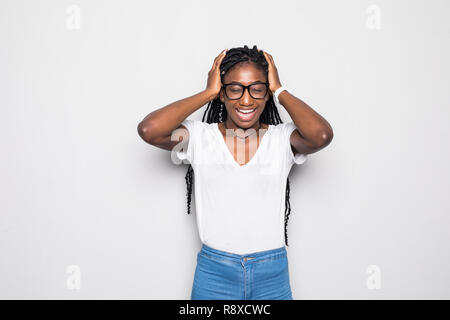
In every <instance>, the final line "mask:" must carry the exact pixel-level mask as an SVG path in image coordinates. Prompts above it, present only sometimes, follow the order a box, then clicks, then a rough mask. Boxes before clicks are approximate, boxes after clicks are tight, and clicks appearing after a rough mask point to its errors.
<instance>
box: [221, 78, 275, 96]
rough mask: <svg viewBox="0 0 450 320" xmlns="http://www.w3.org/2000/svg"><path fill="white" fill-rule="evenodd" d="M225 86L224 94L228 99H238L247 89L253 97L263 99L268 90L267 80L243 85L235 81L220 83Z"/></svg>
mask: <svg viewBox="0 0 450 320" xmlns="http://www.w3.org/2000/svg"><path fill="white" fill-rule="evenodd" d="M222 87H223V88H225V90H224V91H225V95H226V96H227V98H228V99H230V100H237V99H240V98H241V97H242V96H243V95H244V90H245V89H247V90H248V92H249V93H250V96H251V97H252V98H253V99H264V97H265V96H266V94H267V92H268V90H267V89H268V87H269V84H268V83H267V82H255V83H252V84H250V85H248V86H244V85H242V84H240V83H237V82H232V83H227V84H223V85H222Z"/></svg>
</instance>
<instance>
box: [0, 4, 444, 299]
mask: <svg viewBox="0 0 450 320" xmlns="http://www.w3.org/2000/svg"><path fill="white" fill-rule="evenodd" d="M449 9H450V3H449V2H448V1H444V0H433V1H425V0H416V1H406V0H395V1H388V0H379V1H364V0H363V1H361V0H345V1H333V0H321V1H293V0H292V1H277V2H274V1H261V0H260V1H235V0H230V1H206V0H205V1H162V2H161V1H160V2H153V1H136V0H133V1H99V0H96V1H87V0H76V1H56V0H41V1H31V0H28V1H24V0H21V1H17V0H14V1H13V0H3V1H1V3H0V87H1V90H0V106H1V111H2V114H1V117H0V140H1V144H0V145H1V157H0V170H1V179H0V191H1V195H2V196H1V204H0V211H1V212H0V298H2V299H189V296H190V293H191V286H192V281H193V276H194V268H195V265H196V254H197V252H198V250H199V249H200V246H201V243H200V241H199V236H198V233H197V227H196V214H195V209H192V211H191V214H189V215H188V214H187V198H186V181H185V175H186V170H187V167H188V165H187V164H180V165H177V164H174V163H173V162H172V160H171V156H170V152H169V151H166V150H162V149H159V148H157V147H154V146H152V145H149V144H146V143H145V142H144V141H143V140H142V139H141V138H140V137H139V135H138V132H137V125H138V123H139V122H140V121H141V120H142V119H143V118H144V117H145V116H146V115H147V114H148V113H150V112H152V111H153V110H156V109H158V108H161V107H163V106H165V105H167V104H169V103H171V102H174V101H176V100H179V99H183V98H185V97H188V96H191V95H194V94H196V93H198V92H200V91H202V90H204V89H205V88H206V81H207V75H208V71H209V69H210V68H211V65H212V63H213V60H214V58H215V57H216V56H217V55H218V54H219V53H220V52H221V51H222V50H223V49H226V48H233V47H241V46H244V45H247V46H249V47H250V48H251V47H253V45H257V46H258V48H259V49H263V50H265V51H267V52H268V53H270V54H271V55H272V56H273V58H274V61H275V64H276V66H277V69H278V72H279V75H280V79H281V83H282V84H283V85H285V86H286V87H289V89H290V91H292V93H293V94H294V95H295V96H296V97H298V98H300V99H302V100H303V101H305V102H306V103H307V104H308V105H310V106H311V107H312V108H314V110H316V111H317V112H318V113H319V114H321V115H322V116H323V117H324V118H326V119H327V121H328V122H329V123H330V124H331V126H332V128H333V133H334V138H333V141H332V143H331V144H330V145H329V146H328V147H327V148H325V149H324V150H322V151H320V152H317V153H314V154H310V155H309V157H308V160H307V161H306V162H305V163H304V164H302V165H301V166H294V167H293V169H292V171H291V172H290V175H289V179H290V203H291V214H290V217H289V224H288V235H289V246H288V247H287V251H288V256H289V271H290V277H291V285H292V292H293V296H294V299H419V298H420V299H422V298H424V299H431V298H433V299H444V298H445V299H449V298H450V275H449V273H448V270H449V269H450V233H449V231H450V230H449V226H450V216H449V211H450V197H449V196H448V195H449V191H450V179H449V178H450V167H449V165H448V164H449V163H450V154H449V145H450V144H449V136H450V132H449V131H450V130H449V125H448V122H449V119H450V108H449V107H450V106H449V103H450V93H449V90H448V87H449V80H450V60H449V59H448V57H449V56H450V44H449V39H450V20H449V14H450V10H449ZM205 109H206V106H204V107H202V108H200V109H199V110H197V111H196V112H195V113H193V114H192V115H190V116H189V119H194V120H201V119H202V116H203V114H204V112H205ZM279 112H280V115H281V118H282V119H283V121H284V122H287V121H291V119H290V117H289V114H288V113H287V112H286V110H285V109H283V108H280V109H279ZM192 205H193V206H195V201H193V202H192Z"/></svg>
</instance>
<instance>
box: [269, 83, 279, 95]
mask: <svg viewBox="0 0 450 320" xmlns="http://www.w3.org/2000/svg"><path fill="white" fill-rule="evenodd" d="M281 87H282V85H281V83H280V84H277V85H276V86H275V87H274V88H273V90H271V91H272V94H274V93H275V91H277V90H278V89H279V88H281Z"/></svg>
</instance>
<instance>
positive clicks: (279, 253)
mask: <svg viewBox="0 0 450 320" xmlns="http://www.w3.org/2000/svg"><path fill="white" fill-rule="evenodd" d="M200 251H203V252H205V253H207V254H211V255H215V256H218V257H220V258H222V259H229V260H236V261H241V260H242V259H243V258H255V259H256V260H261V259H266V258H276V257H283V256H287V251H286V247H280V248H275V249H271V250H264V251H257V252H252V253H248V254H236V253H231V252H226V251H222V250H218V249H214V248H211V247H210V246H207V245H206V244H204V243H203V244H202V248H201V250H200ZM249 261H252V260H249Z"/></svg>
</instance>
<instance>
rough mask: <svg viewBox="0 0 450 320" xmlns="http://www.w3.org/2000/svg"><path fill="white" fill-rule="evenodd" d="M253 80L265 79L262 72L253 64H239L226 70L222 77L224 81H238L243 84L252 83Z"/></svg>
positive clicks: (262, 80)
mask: <svg viewBox="0 0 450 320" xmlns="http://www.w3.org/2000/svg"><path fill="white" fill-rule="evenodd" d="M255 81H261V82H264V81H266V77H265V75H264V72H263V71H262V70H260V69H258V68H257V67H255V66H254V65H253V64H250V63H246V64H239V65H237V66H236V67H234V68H232V69H231V70H230V71H228V72H227V74H226V75H225V78H224V82H225V83H229V82H240V83H242V84H244V85H247V84H250V83H253V82H255Z"/></svg>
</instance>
